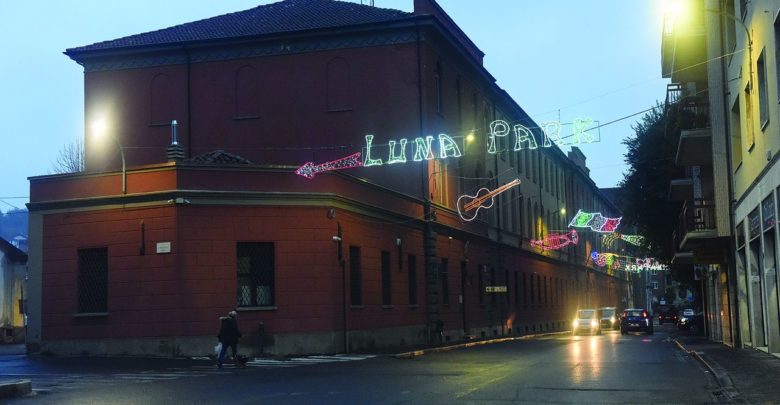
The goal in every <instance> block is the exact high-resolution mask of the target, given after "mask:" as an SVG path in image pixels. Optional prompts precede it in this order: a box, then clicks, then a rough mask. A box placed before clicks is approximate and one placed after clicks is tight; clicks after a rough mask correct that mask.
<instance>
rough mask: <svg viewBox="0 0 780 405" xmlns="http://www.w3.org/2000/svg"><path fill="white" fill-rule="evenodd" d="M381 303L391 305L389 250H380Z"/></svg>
mask: <svg viewBox="0 0 780 405" xmlns="http://www.w3.org/2000/svg"><path fill="white" fill-rule="evenodd" d="M382 305H393V290H392V285H391V280H390V252H385V251H382Z"/></svg>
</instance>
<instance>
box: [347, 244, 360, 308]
mask: <svg viewBox="0 0 780 405" xmlns="http://www.w3.org/2000/svg"><path fill="white" fill-rule="evenodd" d="M349 302H350V304H352V305H363V290H362V285H361V269H360V247H359V246H350V247H349Z"/></svg>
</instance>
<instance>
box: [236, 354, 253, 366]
mask: <svg viewBox="0 0 780 405" xmlns="http://www.w3.org/2000/svg"><path fill="white" fill-rule="evenodd" d="M233 361H234V362H235V363H236V368H246V363H247V362H248V361H249V359H248V358H247V357H245V356H242V355H240V354H237V355H236V357H235V358H234V359H233Z"/></svg>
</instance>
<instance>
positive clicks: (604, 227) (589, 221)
mask: <svg viewBox="0 0 780 405" xmlns="http://www.w3.org/2000/svg"><path fill="white" fill-rule="evenodd" d="M621 219H623V217H618V218H607V217H605V216H602V215H601V213H600V212H593V213H590V212H583V211H582V210H578V211H577V215H575V216H574V218H572V219H571V222H569V226H570V227H574V228H590V229H591V230H593V231H596V232H602V233H607V232H615V229H617V227H618V225H620V220H621Z"/></svg>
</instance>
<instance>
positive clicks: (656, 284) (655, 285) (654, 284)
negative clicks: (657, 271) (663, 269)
mask: <svg viewBox="0 0 780 405" xmlns="http://www.w3.org/2000/svg"><path fill="white" fill-rule="evenodd" d="M657 289H658V282H657V281H653V290H657Z"/></svg>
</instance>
